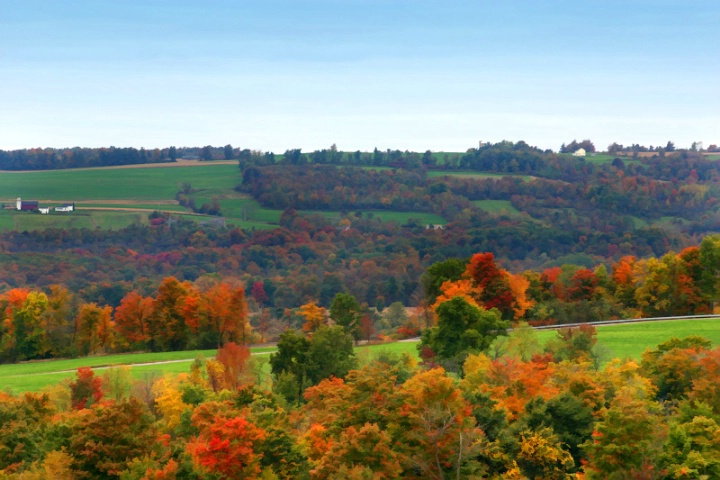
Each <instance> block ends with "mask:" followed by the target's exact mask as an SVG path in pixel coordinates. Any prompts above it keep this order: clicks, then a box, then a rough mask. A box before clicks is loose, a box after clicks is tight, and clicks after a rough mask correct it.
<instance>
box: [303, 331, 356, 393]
mask: <svg viewBox="0 0 720 480" xmlns="http://www.w3.org/2000/svg"><path fill="white" fill-rule="evenodd" d="M356 366H357V361H356V359H355V350H354V349H353V338H352V337H351V336H350V335H349V334H347V333H345V331H344V330H343V328H342V327H338V326H333V327H321V328H320V329H318V330H317V331H316V332H315V333H314V334H313V336H312V338H311V339H310V348H309V350H308V356H307V364H306V372H307V377H308V379H309V380H310V381H311V382H312V384H313V385H315V384H317V383H319V382H320V381H321V380H323V379H325V378H329V377H331V376H334V377H338V378H345V375H347V374H348V372H349V371H350V370H352V369H353V368H355V367H356Z"/></svg>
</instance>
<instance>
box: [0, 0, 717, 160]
mask: <svg viewBox="0 0 720 480" xmlns="http://www.w3.org/2000/svg"><path fill="white" fill-rule="evenodd" d="M719 25H720V2H718V1H717V0H672V1H670V0H598V1H595V0H544V1H534V0H526V1H518V0H502V1H500V0H495V1H485V0H442V1H439V0H438V1H434V0H257V1H256V0H234V1H231V0H203V1H199V0H198V1H189V0H67V1H62V2H58V1H55V0H0V149H5V150H9V149H18V148H36V147H58V148H63V147H74V146H81V147H103V146H111V145H112V146H117V147H138V148H139V147H145V148H155V147H160V148H162V147H167V146H170V145H174V146H178V147H180V146H204V145H213V146H222V145H226V144H228V143H229V144H232V145H233V146H235V147H241V148H249V149H251V150H262V151H274V152H275V153H282V152H283V151H285V150H287V149H291V148H301V149H302V150H303V151H312V150H315V149H321V148H327V147H329V146H330V145H332V144H336V145H337V147H338V149H340V150H344V151H355V150H362V151H370V150H373V149H374V148H379V149H381V150H384V149H388V148H390V149H399V150H414V151H425V150H432V151H465V150H467V149H468V148H472V147H475V146H477V144H478V142H479V141H490V142H498V141H501V140H512V141H519V140H524V141H526V142H527V143H529V144H531V145H535V146H538V147H540V148H550V149H553V150H558V149H559V147H560V145H561V144H562V143H569V142H570V141H572V140H578V141H580V140H583V139H590V140H592V141H593V142H594V143H595V145H596V147H597V148H598V150H604V149H606V148H607V146H608V145H609V144H610V143H612V142H618V143H621V144H625V145H629V144H632V143H639V144H641V145H645V146H650V145H665V144H666V143H667V142H668V141H673V142H675V144H676V145H677V146H678V147H689V146H690V144H691V143H692V142H695V141H699V142H703V144H704V146H705V147H707V146H709V145H710V144H720V28H718V26H719Z"/></svg>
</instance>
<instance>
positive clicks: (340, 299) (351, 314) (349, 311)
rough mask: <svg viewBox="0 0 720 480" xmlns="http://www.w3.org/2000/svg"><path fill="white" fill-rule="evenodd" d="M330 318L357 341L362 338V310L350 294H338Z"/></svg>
mask: <svg viewBox="0 0 720 480" xmlns="http://www.w3.org/2000/svg"><path fill="white" fill-rule="evenodd" d="M330 318H332V319H333V320H334V321H335V323H337V324H338V325H340V326H341V327H343V329H344V330H345V332H347V333H349V334H350V335H352V337H353V338H354V339H355V340H359V339H360V337H361V336H362V331H361V329H360V320H361V319H362V308H360V304H359V303H358V301H357V300H356V299H355V297H354V296H352V295H350V294H349V293H338V294H337V295H335V298H334V299H333V301H332V303H331V304H330Z"/></svg>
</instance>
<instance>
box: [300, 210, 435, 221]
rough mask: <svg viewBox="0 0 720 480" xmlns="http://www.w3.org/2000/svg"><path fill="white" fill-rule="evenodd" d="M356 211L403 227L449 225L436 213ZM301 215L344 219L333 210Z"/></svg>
mask: <svg viewBox="0 0 720 480" xmlns="http://www.w3.org/2000/svg"><path fill="white" fill-rule="evenodd" d="M356 211H359V212H361V213H362V218H375V219H379V220H382V221H383V222H395V223H399V224H401V225H405V224H406V223H408V221H409V220H410V219H416V220H419V221H420V224H421V225H427V224H433V225H434V224H438V225H444V224H445V223H447V220H445V219H444V218H443V217H441V216H440V215H435V214H434V213H425V212H394V211H388V210H354V211H353V212H356ZM300 213H302V214H303V215H313V214H320V215H322V216H324V217H325V218H327V219H329V220H338V221H339V220H340V219H341V218H342V214H341V213H340V212H337V211H332V210H301V211H300ZM349 218H350V220H352V218H353V216H352V215H350V216H349Z"/></svg>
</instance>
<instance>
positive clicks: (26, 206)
mask: <svg viewBox="0 0 720 480" xmlns="http://www.w3.org/2000/svg"><path fill="white" fill-rule="evenodd" d="M15 206H16V209H17V210H24V211H31V212H32V211H35V210H37V209H38V207H39V203H38V202H37V201H34V200H33V201H27V200H25V201H23V199H21V198H20V197H18V199H17V202H16V203H15Z"/></svg>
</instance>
